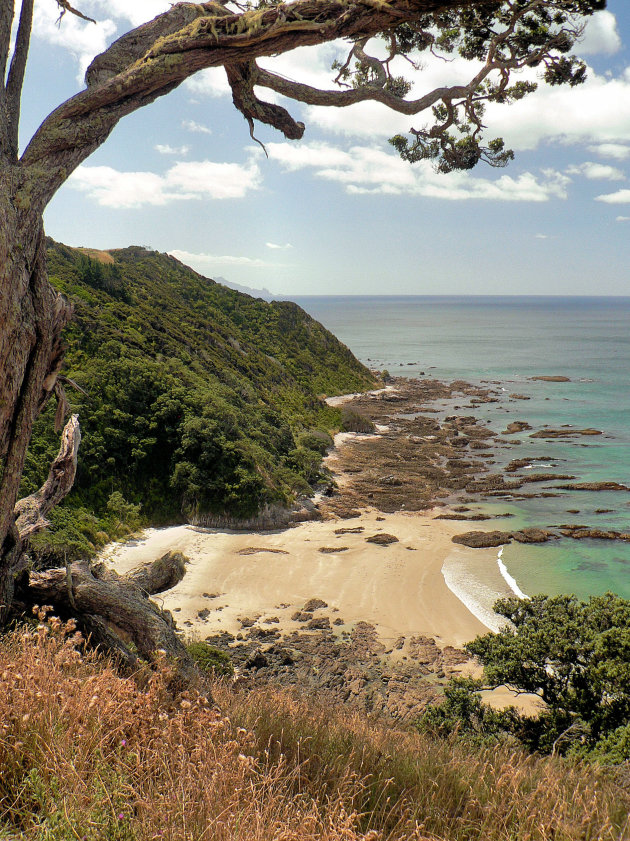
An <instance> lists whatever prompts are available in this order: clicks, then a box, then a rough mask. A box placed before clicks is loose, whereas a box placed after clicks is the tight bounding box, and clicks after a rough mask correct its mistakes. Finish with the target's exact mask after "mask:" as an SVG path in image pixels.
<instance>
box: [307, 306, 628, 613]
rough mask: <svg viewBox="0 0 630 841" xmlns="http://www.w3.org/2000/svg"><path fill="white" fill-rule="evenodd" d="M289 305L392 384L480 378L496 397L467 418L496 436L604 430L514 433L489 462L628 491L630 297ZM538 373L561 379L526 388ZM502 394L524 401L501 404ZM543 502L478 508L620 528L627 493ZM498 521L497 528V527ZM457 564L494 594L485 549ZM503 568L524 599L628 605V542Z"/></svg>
mask: <svg viewBox="0 0 630 841" xmlns="http://www.w3.org/2000/svg"><path fill="white" fill-rule="evenodd" d="M297 303H299V304H300V305H301V306H302V307H303V308H304V309H306V310H307V311H308V312H309V313H310V314H311V315H313V316H314V317H315V318H316V319H317V320H318V321H321V322H322V323H323V324H324V325H325V326H326V327H328V328H329V329H330V330H331V331H332V332H333V333H334V334H335V335H336V336H338V337H339V338H340V339H341V341H343V342H344V343H345V344H347V345H348V346H349V347H350V349H351V350H352V351H353V352H354V354H355V355H356V356H357V357H358V358H359V359H360V360H361V361H362V362H364V363H365V364H367V365H368V366H370V367H372V368H378V369H380V370H382V369H384V368H386V369H388V370H389V371H390V373H392V374H396V375H403V376H420V375H421V372H424V375H425V376H432V377H436V378H438V379H444V380H454V379H464V380H466V381H468V382H472V383H484V381H486V382H487V381H491V382H492V383H494V384H495V385H493V387H495V388H497V389H499V390H500V393H501V398H500V400H499V402H498V403H491V404H485V405H481V406H479V407H478V408H477V409H476V410H475V414H476V415H477V416H482V417H483V418H484V419H485V420H486V422H487V424H488V425H489V426H490V427H491V428H492V429H493V430H494V431H496V432H500V431H501V430H502V429H504V428H505V426H506V424H507V423H509V422H510V421H512V420H525V421H528V423H530V424H531V426H532V427H533V431H535V430H537V429H539V428H540V427H542V426H543V425H545V424H546V425H548V426H551V427H559V426H561V425H563V424H571V425H572V426H574V427H576V428H586V427H594V428H596V429H599V430H601V431H602V432H603V435H601V436H597V437H589V438H586V437H583V438H574V439H572V441H571V443H568V444H567V443H563V442H560V441H553V442H545V441H543V440H540V439H531V438H529V437H528V433H527V432H523V433H520V434H519V435H517V436H513V437H515V438H517V439H518V440H520V441H521V442H522V443H521V444H520V445H518V446H509V445H507V446H506V447H505V448H504V449H501V450H500V451H499V454H498V461H499V462H500V463H501V462H504V463H507V462H508V461H509V460H511V459H513V458H535V457H544V458H545V461H543V462H534V463H533V465H534V466H533V468H532V469H534V470H535V471H536V472H544V471H545V470H547V471H550V472H555V473H567V474H573V475H575V476H576V481H603V480H611V481H616V482H619V483H621V484H630V298H533V297H505V298H497V297H461V298H460V297H405V298H402V297H397V298H387V297H378V298H376V297H370V298H368V297H365V298H363V297H361V298H356V297H334V298H329V297H326V298H324V297H322V298H315V297H312V298H299V299H297ZM538 375H560V376H566V377H569V378H570V379H571V382H568V383H547V382H540V381H538V382H535V381H532V380H530V379H529V378H530V377H533V376H538ZM511 393H518V394H523V395H527V396H528V397H530V399H529V400H510V399H509V394H511ZM455 402H457V401H455ZM464 402H465V401H463V400H462V401H460V404H463V403H464ZM448 409H449V411H452V406H450V407H448ZM462 413H463V414H465V413H466V412H465V411H463V412H462ZM509 440H510V439H509V438H507V439H506V441H509ZM541 465H548V466H545V467H541ZM549 484H550V485H551V484H553V483H552V482H550V483H549ZM540 487H541V486H540V485H529V486H525V487H524V488H523V490H527V491H530V492H533V491H534V490H537V489H539V488H540ZM554 493H558V494H559V495H558V496H556V497H554V498H545V499H541V498H537V499H531V500H526V501H518V502H512V501H511V502H503V503H502V502H500V501H497V502H491V503H488V504H484V506H483V510H486V511H487V512H488V513H490V514H492V513H499V512H501V513H502V512H506V511H509V512H511V513H512V514H514V518H513V519H511V520H509V521H507V522H509V524H510V525H509V527H510V528H513V527H514V526H521V525H537V526H547V525H553V524H560V523H584V524H586V525H590V526H593V527H598V528H614V529H616V530H621V531H630V493H629V492H597V493H593V492H584V491H571V492H568V491H564V492H563V491H554ZM569 509H577V510H578V511H579V513H577V514H576V513H569ZM602 509H610V511H608V512H607V513H602ZM501 522H502V521H500V520H499V521H497V524H496V526H497V527H498V528H505V527H507V526H506V521H503V524H502V525H499V524H500V523H501ZM490 525H492V524H490ZM462 557H463V556H462ZM467 557H468V561H467V563H468V569H467V575H468V577H469V578H470V583H471V586H472V585H473V584H474V582H473V580H472V579H473V578H475V576H477V578H478V579H479V582H481V581H482V579H483V580H484V582H485V583H484V586H489V587H490V589H492V586H493V585H494V590H495V591H496V592H505V586H506V584H505V582H506V580H507V579H505V577H504V578H503V579H499V582H500V583H499V584H498V585H497V575H496V569H494V565H495V564H496V559H495V558H496V556H495V555H493V559H492V564H493V573H492V575H490V574H489V572H488V573H487V574H486V572H487V570H486V571H484V569H483V564H486V565H487V564H488V552H487V551H486V552H480V553H479V555H478V558H479V559H478V560H476V561H474V562H472V561H470V553H468V555H467ZM502 560H503V561H504V563H505V567H506V571H507V572H508V574H509V575H510V576H512V577H513V578H514V579H515V581H516V582H517V586H518V587H519V588H521V589H522V590H523V591H524V592H526V593H530V594H532V593H538V592H574V593H576V594H578V595H579V596H580V597H586V596H588V595H591V594H595V593H601V592H605V591H606V590H612V591H614V592H616V593H619V594H620V595H622V596H624V597H626V598H630V544H629V543H623V542H620V541H612V542H609V541H592V540H589V541H584V540H583V541H575V540H570V539H562V540H560V541H557V542H554V543H548V544H544V545H541V546H523V545H519V544H512V545H510V546H507V547H505V549H504V552H503V558H502ZM480 586H481V584H480ZM502 587H503V589H502ZM489 598H490V597H489V595H488V596H487V597H486V601H487V600H488V599H489Z"/></svg>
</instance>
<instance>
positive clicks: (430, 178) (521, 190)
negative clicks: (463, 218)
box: [267, 143, 570, 202]
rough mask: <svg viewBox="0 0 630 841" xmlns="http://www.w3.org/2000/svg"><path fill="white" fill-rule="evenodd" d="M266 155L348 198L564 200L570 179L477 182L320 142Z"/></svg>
mask: <svg viewBox="0 0 630 841" xmlns="http://www.w3.org/2000/svg"><path fill="white" fill-rule="evenodd" d="M267 151H268V153H269V157H270V158H271V159H272V160H276V161H278V162H279V163H280V165H281V166H283V167H284V168H285V169H287V170H298V169H303V168H306V167H310V168H312V169H313V170H314V173H315V175H316V176H317V177H319V178H324V179H326V180H328V181H337V182H339V183H341V184H342V185H343V186H344V187H345V189H346V191H347V192H348V193H351V194H355V195H357V194H375V193H380V194H389V195H416V196H425V197H430V198H438V199H446V200H464V199H488V200H495V201H533V202H542V201H547V200H548V199H550V198H566V196H567V191H566V188H567V185H568V183H569V181H570V179H569V178H567V177H566V176H565V175H563V174H562V173H559V172H556V171H554V170H544V171H543V173H542V176H543V177H542V179H539V178H537V177H536V176H534V175H532V174H531V173H529V172H525V173H523V174H521V175H519V176H517V177H512V176H509V175H502V176H500V177H499V178H497V179H495V180H493V179H487V178H478V177H474V176H472V175H470V174H469V173H465V172H453V173H450V174H449V175H443V174H440V173H436V172H435V170H434V169H433V167H432V165H431V164H430V163H429V162H428V161H421V162H420V163H419V164H415V165H414V166H410V165H409V164H408V163H406V162H404V161H403V160H401V159H400V158H399V157H397V156H396V155H393V154H389V153H387V152H384V151H383V150H381V149H378V148H376V147H374V146H354V147H352V148H351V149H349V150H348V151H347V152H346V151H343V150H342V149H339V148H336V147H334V146H329V145H327V144H324V143H311V144H300V146H293V145H291V144H289V143H269V144H268V146H267Z"/></svg>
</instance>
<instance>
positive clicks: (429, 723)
mask: <svg viewBox="0 0 630 841" xmlns="http://www.w3.org/2000/svg"><path fill="white" fill-rule="evenodd" d="M482 688H483V683H482V682H481V681H480V680H474V679H473V678H470V677H467V678H464V677H456V678H452V679H451V680H450V681H449V683H448V684H447V685H446V686H445V688H444V701H443V702H442V703H441V704H439V705H436V706H433V707H428V708H427V709H426V711H425V712H424V713H423V715H422V717H421V718H420V720H419V722H418V729H419V730H420V732H422V733H430V734H434V735H437V736H450V735H451V734H453V733H456V734H457V735H458V736H460V737H461V738H464V739H466V740H468V741H470V742H474V743H475V744H480V745H481V744H485V743H488V742H490V743H491V742H494V741H496V740H497V739H501V738H502V737H503V736H504V735H505V733H506V732H507V731H509V730H510V729H513V728H514V725H515V724H516V723H517V722H518V721H519V716H518V713H517V712H516V711H515V710H514V708H513V707H509V708H508V709H506V710H495V709H493V708H492V707H491V706H490V705H489V704H484V703H483V702H482V700H481V698H480V696H479V694H478V693H479V691H480V690H481V689H482Z"/></svg>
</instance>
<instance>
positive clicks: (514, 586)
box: [497, 546, 529, 599]
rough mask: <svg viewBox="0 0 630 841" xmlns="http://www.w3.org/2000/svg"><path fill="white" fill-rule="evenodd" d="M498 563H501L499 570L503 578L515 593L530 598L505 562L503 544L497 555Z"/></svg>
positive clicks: (522, 597)
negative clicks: (508, 569)
mask: <svg viewBox="0 0 630 841" xmlns="http://www.w3.org/2000/svg"><path fill="white" fill-rule="evenodd" d="M497 564H498V565H499V572H500V573H501V575H502V576H503V580H504V581H505V582H506V584H507V585H508V587H509V588H510V590H511V591H512V592H513V593H514V595H515V596H518V597H519V599H528V598H529V596H528V595H527V593H524V592H523V591H522V590H521V588H520V587H519V586H518V584H517V583H516V579H515V578H514V577H513V576H512V575H510V573H509V572H508V571H507V567H506V565H505V563H504V562H503V546H502V547H501V548H500V549H499V554H498V555H497Z"/></svg>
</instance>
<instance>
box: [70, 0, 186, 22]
mask: <svg viewBox="0 0 630 841" xmlns="http://www.w3.org/2000/svg"><path fill="white" fill-rule="evenodd" d="M73 5H76V4H73ZM170 6H171V3H170V2H168V0H133V2H129V0H83V3H82V5H81V6H79V8H80V9H81V11H84V12H85V11H87V12H88V13H89V14H90V15H91V17H93V18H96V19H97V20H98V19H99V17H102V16H103V15H108V16H110V17H113V18H116V19H117V20H121V21H125V22H126V23H128V24H131V26H139V25H140V24H141V23H145V22H146V21H148V20H152V19H153V18H154V17H155V16H156V15H159V14H161V13H162V12H166V11H168V10H169V8H170Z"/></svg>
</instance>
